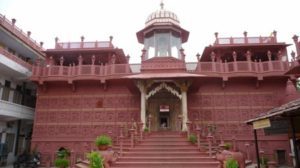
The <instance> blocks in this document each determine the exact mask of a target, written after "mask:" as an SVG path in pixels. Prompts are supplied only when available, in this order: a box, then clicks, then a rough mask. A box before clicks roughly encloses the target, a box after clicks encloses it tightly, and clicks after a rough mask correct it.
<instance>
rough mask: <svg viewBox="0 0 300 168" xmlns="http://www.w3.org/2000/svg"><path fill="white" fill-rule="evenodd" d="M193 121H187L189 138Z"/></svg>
mask: <svg viewBox="0 0 300 168" xmlns="http://www.w3.org/2000/svg"><path fill="white" fill-rule="evenodd" d="M191 124H192V123H191V121H187V122H186V127H187V137H188V138H189V137H190V135H191Z"/></svg>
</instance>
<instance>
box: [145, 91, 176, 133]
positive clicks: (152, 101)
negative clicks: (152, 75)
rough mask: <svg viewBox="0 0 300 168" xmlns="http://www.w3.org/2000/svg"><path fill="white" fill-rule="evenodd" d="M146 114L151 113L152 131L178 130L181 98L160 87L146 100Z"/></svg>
mask: <svg viewBox="0 0 300 168" xmlns="http://www.w3.org/2000/svg"><path fill="white" fill-rule="evenodd" d="M146 115H147V116H149V115H151V116H152V117H151V118H152V119H151V120H152V121H151V126H150V129H151V130H152V131H180V130H181V125H180V121H179V120H178V116H180V115H181V99H180V98H179V97H178V96H176V95H174V94H172V93H171V92H169V91H168V90H166V89H161V90H160V91H158V92H157V93H156V94H155V95H153V96H151V97H150V98H149V99H148V100H147V105H146Z"/></svg>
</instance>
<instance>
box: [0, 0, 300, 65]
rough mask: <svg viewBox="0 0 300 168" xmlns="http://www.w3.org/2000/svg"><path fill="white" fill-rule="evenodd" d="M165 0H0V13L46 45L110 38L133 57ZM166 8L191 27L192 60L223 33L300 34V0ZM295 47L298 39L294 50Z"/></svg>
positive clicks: (194, 0)
mask: <svg viewBox="0 0 300 168" xmlns="http://www.w3.org/2000/svg"><path fill="white" fill-rule="evenodd" d="M160 2H161V0H0V13H1V14H2V15H5V16H6V17H7V18H9V19H12V18H15V19H16V20H17V22H16V25H17V26H18V27H19V28H21V29H23V30H24V31H25V32H27V31H28V30H29V31H31V32H32V34H31V37H32V38H33V39H35V40H36V41H37V42H40V41H43V42H44V47H45V48H54V44H55V42H54V39H55V37H58V38H59V39H60V41H61V42H69V41H71V42H73V41H74V42H75V41H80V37H81V36H84V37H85V41H96V40H98V41H108V40H109V36H111V35H112V36H113V37H114V38H113V43H114V45H115V46H116V47H118V48H122V49H123V50H124V52H125V54H126V55H127V54H129V55H130V57H131V58H130V63H139V62H140V61H141V59H140V56H141V50H142V49H143V45H142V44H139V43H138V42H137V38H136V32H138V31H139V30H141V29H143V28H144V26H145V21H146V19H147V17H148V16H149V15H150V14H151V13H152V12H154V11H156V10H158V9H160V6H159V4H160ZM164 4H165V9H166V10H170V11H172V12H174V13H176V14H177V16H178V17H179V20H180V25H181V27H182V28H184V29H186V30H188V31H189V32H190V36H189V40H188V42H186V43H185V44H184V45H183V48H184V49H185V54H186V61H187V62H192V61H196V56H195V55H196V54H197V53H200V54H202V52H203V49H204V48H205V46H208V45H210V44H212V43H213V42H214V40H215V37H214V33H215V32H219V37H231V36H232V37H242V36H243V32H244V31H247V32H248V36H249V37H250V36H253V37H255V36H260V35H261V36H269V35H270V34H271V32H272V31H273V30H276V31H277V32H278V33H277V34H278V41H279V42H286V43H288V44H294V43H293V40H292V36H293V35H294V34H297V35H299V36H300V22H299V13H300V1H299V0H284V1H283V0H164ZM291 50H295V47H294V45H293V46H290V47H288V52H289V53H290V52H291Z"/></svg>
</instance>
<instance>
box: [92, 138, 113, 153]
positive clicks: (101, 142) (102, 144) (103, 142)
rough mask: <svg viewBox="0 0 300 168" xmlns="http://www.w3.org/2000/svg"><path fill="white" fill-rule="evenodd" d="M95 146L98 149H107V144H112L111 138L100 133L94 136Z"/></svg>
mask: <svg viewBox="0 0 300 168" xmlns="http://www.w3.org/2000/svg"><path fill="white" fill-rule="evenodd" d="M95 144H96V146H97V147H98V149H99V150H102V151H103V150H107V149H108V147H109V146H111V145H112V140H111V138H110V137H109V136H107V135H101V136H98V137H97V138H96V141H95Z"/></svg>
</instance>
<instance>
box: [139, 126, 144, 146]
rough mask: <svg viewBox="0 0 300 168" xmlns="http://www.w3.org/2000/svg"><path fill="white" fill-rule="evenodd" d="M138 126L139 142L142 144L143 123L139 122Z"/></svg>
mask: <svg viewBox="0 0 300 168" xmlns="http://www.w3.org/2000/svg"><path fill="white" fill-rule="evenodd" d="M138 126H139V131H140V141H141V142H142V140H143V132H144V131H143V126H144V123H143V122H140V123H139V124H138Z"/></svg>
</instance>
